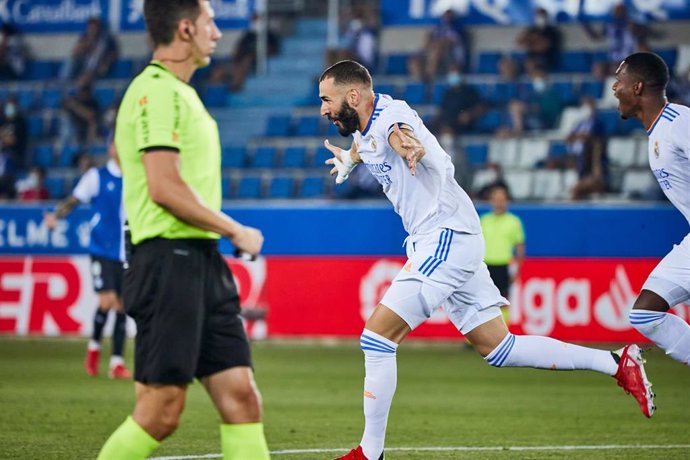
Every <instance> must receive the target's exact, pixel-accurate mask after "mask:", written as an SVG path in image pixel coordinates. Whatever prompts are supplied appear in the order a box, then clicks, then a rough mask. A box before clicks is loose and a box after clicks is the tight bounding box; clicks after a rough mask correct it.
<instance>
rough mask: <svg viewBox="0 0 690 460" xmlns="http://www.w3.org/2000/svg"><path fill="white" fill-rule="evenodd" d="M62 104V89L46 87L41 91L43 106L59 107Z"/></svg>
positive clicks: (44, 107)
mask: <svg viewBox="0 0 690 460" xmlns="http://www.w3.org/2000/svg"><path fill="white" fill-rule="evenodd" d="M61 104H62V91H60V90H59V89H57V88H44V89H43V91H42V92H41V108H42V109H57V108H60V105H61Z"/></svg>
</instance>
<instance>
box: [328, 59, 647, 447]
mask: <svg viewBox="0 0 690 460" xmlns="http://www.w3.org/2000/svg"><path fill="white" fill-rule="evenodd" d="M319 97H320V98H321V115H322V116H325V117H328V118H329V120H331V121H332V122H333V123H334V124H335V126H336V127H337V128H338V131H339V132H340V134H341V135H343V136H349V135H350V134H353V135H354V142H353V144H352V147H351V148H350V150H347V151H345V150H341V149H339V148H337V147H334V146H332V145H331V144H329V143H328V141H326V143H325V144H326V147H327V148H328V149H329V150H330V151H331V152H332V153H333V156H334V157H333V158H331V159H329V160H327V163H329V164H332V165H333V168H332V170H331V174H332V175H337V177H336V182H337V183H341V182H342V181H344V180H346V179H347V176H348V174H349V173H350V171H352V169H353V168H354V167H356V165H357V164H359V163H363V164H364V165H365V166H366V167H367V168H368V169H369V171H370V172H371V174H373V175H374V176H375V177H376V179H377V180H378V181H379V183H380V184H381V185H382V186H383V191H384V192H385V194H386V196H387V197H388V199H389V200H390V201H391V202H392V204H393V207H394V209H395V211H396V212H397V213H398V214H399V215H400V217H401V218H402V221H403V226H404V227H405V230H406V231H407V232H408V234H409V236H408V238H407V240H406V249H407V257H408V260H407V262H406V263H405V265H404V267H403V268H402V269H401V271H400V273H399V274H398V275H397V276H396V277H395V279H394V280H393V283H392V284H391V286H390V287H389V289H388V290H387V291H386V293H385V294H384V295H383V299H382V300H381V302H380V304H379V305H378V307H377V308H376V309H375V310H374V313H373V314H372V315H371V317H369V319H368V320H367V321H366V324H365V326H364V331H363V332H362V336H361V338H360V344H361V348H362V350H363V352H364V367H365V379H364V418H365V425H364V434H363V436H362V440H361V443H360V445H359V446H358V447H357V448H356V449H353V450H352V451H351V452H349V453H348V454H346V455H345V456H343V457H340V458H341V459H349V460H377V459H382V458H383V451H384V439H385V434H386V424H387V421H388V412H389V409H390V406H391V402H392V400H393V394H394V393H395V387H396V379H397V375H396V374H397V370H396V356H395V355H396V351H397V348H398V345H399V344H400V342H401V341H402V340H403V339H404V338H405V337H406V336H407V334H409V333H410V332H411V331H412V330H413V329H415V328H416V327H417V326H419V325H420V324H421V323H422V322H424V321H425V320H426V319H427V318H429V316H430V315H431V313H432V311H433V310H434V309H435V308H436V307H438V306H440V305H443V308H444V309H445V311H446V313H447V314H448V316H449V318H450V320H451V321H452V322H453V324H454V325H455V326H456V327H457V328H458V330H459V331H460V332H462V333H463V334H464V335H465V336H466V337H467V338H468V340H469V341H470V342H471V343H472V345H473V346H474V348H475V349H476V350H477V351H478V352H479V353H480V354H481V355H482V356H483V357H484V359H485V360H486V361H487V362H488V363H489V364H490V365H492V366H496V367H533V368H540V369H558V370H573V369H589V370H593V371H597V372H601V373H602V374H607V375H610V376H614V377H615V378H616V379H617V380H618V384H619V385H620V386H622V387H623V388H624V390H625V391H626V392H631V393H632V394H633V395H634V396H635V398H636V399H637V401H638V403H639V405H640V408H641V409H642V412H643V413H644V414H645V415H646V416H647V417H650V416H651V415H652V413H653V412H654V405H653V402H652V398H653V394H652V393H651V384H650V383H649V382H648V381H647V378H646V376H645V372H644V367H643V364H642V363H643V361H642V357H641V353H640V349H639V348H638V347H637V346H636V345H628V346H626V347H624V348H622V349H621V350H618V351H615V352H609V351H605V350H597V349H593V348H585V347H581V346H577V345H572V344H568V343H564V342H560V341H558V340H555V339H552V338H548V337H539V336H516V335H513V334H511V333H510V332H508V329H507V327H506V325H505V323H504V322H503V318H502V316H501V309H500V308H501V307H502V306H504V305H507V304H508V301H507V300H506V299H505V298H504V297H502V296H501V294H500V293H499V292H498V289H497V288H496V286H495V285H494V283H493V282H492V280H491V277H490V276H489V272H488V270H487V268H486V265H485V264H484V262H483V257H484V241H483V237H482V233H481V227H480V224H479V217H478V216H477V212H476V210H475V208H474V206H473V204H472V201H471V200H470V198H469V197H468V196H467V194H466V193H465V192H464V191H463V190H462V188H460V186H459V185H458V183H457V182H456V181H455V179H454V168H453V163H452V161H451V158H450V156H449V155H448V154H447V153H446V152H444V151H443V149H442V148H441V146H440V145H439V143H438V142H437V140H436V138H435V137H434V136H433V135H432V134H431V133H430V132H429V130H428V129H427V128H426V126H424V124H423V123H422V121H421V119H420V118H419V116H418V115H417V113H416V112H415V111H413V110H412V109H411V108H410V107H409V106H408V105H407V104H406V103H405V102H404V101H399V100H394V99H391V98H390V97H389V96H387V95H384V94H375V93H374V92H373V90H372V80H371V76H370V75H369V72H368V71H367V70H366V68H364V67H363V66H362V65H360V64H358V63H357V62H354V61H341V62H338V63H336V64H334V65H333V66H331V67H329V68H328V69H326V70H325V71H324V72H323V74H322V75H321V77H320V79H319Z"/></svg>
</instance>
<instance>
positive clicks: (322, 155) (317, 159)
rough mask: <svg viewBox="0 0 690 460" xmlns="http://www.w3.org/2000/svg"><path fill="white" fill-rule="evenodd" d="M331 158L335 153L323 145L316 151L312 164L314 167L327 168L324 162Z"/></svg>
mask: <svg viewBox="0 0 690 460" xmlns="http://www.w3.org/2000/svg"><path fill="white" fill-rule="evenodd" d="M329 158H333V154H332V153H331V151H330V150H328V149H327V148H326V147H324V146H321V147H319V148H317V149H316V152H314V158H312V161H311V166H312V167H314V168H327V167H328V165H325V164H324V162H325V161H326V160H328V159H329Z"/></svg>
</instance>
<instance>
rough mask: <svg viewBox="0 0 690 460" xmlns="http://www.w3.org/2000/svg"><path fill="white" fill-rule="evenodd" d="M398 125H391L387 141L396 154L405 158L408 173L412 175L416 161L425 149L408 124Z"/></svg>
mask: <svg viewBox="0 0 690 460" xmlns="http://www.w3.org/2000/svg"><path fill="white" fill-rule="evenodd" d="M400 125H401V124H400V123H396V124H394V125H393V132H392V133H390V135H389V136H388V143H389V144H390V146H391V147H392V148H393V150H395V151H396V153H397V154H398V155H400V156H401V157H403V158H404V159H405V160H407V166H408V167H409V168H410V173H411V174H412V175H413V176H414V175H415V172H416V170H417V162H419V161H421V159H422V158H424V155H425V154H426V150H424V146H423V145H422V143H421V142H420V141H419V139H417V137H416V136H415V135H414V132H413V131H412V129H411V128H410V127H409V126H407V125H405V124H403V125H402V128H401V127H400Z"/></svg>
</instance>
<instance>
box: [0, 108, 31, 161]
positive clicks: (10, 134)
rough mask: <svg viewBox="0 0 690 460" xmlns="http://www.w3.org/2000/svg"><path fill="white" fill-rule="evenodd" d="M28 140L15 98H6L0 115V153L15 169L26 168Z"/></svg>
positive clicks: (23, 120)
mask: <svg viewBox="0 0 690 460" xmlns="http://www.w3.org/2000/svg"><path fill="white" fill-rule="evenodd" d="M27 140H28V134H27V128H26V119H25V118H24V114H22V112H21V110H20V108H19V104H18V102H17V98H16V96H14V95H12V96H9V97H8V98H7V101H5V104H4V105H3V107H2V113H1V114H0V152H1V153H2V154H4V155H7V156H8V157H9V158H10V159H11V161H12V164H13V165H14V166H15V167H16V168H20V169H21V168H25V167H27V166H28V161H26V160H27V158H26V144H27Z"/></svg>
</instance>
